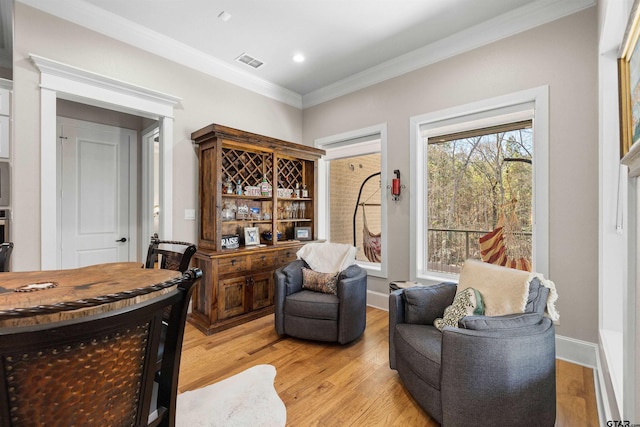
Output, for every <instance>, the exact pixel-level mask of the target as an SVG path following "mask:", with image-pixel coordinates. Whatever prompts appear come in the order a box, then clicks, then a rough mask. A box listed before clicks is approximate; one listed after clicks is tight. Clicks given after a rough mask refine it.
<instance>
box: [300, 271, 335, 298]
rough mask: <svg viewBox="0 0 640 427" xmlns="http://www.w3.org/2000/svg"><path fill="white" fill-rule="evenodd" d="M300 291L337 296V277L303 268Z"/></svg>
mask: <svg viewBox="0 0 640 427" xmlns="http://www.w3.org/2000/svg"><path fill="white" fill-rule="evenodd" d="M302 289H308V290H310V291H316V292H322V293H325V294H333V295H337V294H338V275H337V274H335V273H320V272H318V271H313V270H311V269H309V268H304V267H303V268H302Z"/></svg>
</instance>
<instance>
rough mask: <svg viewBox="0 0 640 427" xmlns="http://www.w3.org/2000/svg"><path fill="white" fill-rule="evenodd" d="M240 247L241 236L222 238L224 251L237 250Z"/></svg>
mask: <svg viewBox="0 0 640 427" xmlns="http://www.w3.org/2000/svg"><path fill="white" fill-rule="evenodd" d="M238 247H240V236H238V235H237V234H228V235H226V236H222V249H236V248H238Z"/></svg>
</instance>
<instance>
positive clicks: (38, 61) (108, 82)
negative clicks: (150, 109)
mask: <svg viewBox="0 0 640 427" xmlns="http://www.w3.org/2000/svg"><path fill="white" fill-rule="evenodd" d="M29 57H30V58H31V61H32V62H33V64H34V65H35V66H36V67H37V68H38V70H39V71H40V73H42V74H47V75H51V76H57V77H63V78H65V79H68V80H71V81H74V82H78V83H89V84H90V85H91V86H93V87H96V88H103V89H108V90H112V91H116V92H119V93H121V94H127V95H134V96H136V97H137V98H140V99H145V100H149V101H153V102H159V103H163V104H166V105H169V106H171V107H173V106H175V105H176V104H178V103H179V102H180V101H181V100H182V98H179V97H177V96H173V95H169V94H166V93H162V92H158V91H156V90H153V89H147V88H145V87H142V86H138V85H134V84H131V83H127V82H123V81H121V80H117V79H113V78H111V77H107V76H104V75H101V74H97V73H93V72H91V71H87V70H83V69H81V68H77V67H73V66H71V65H67V64H63V63H62V62H58V61H54V60H52V59H48V58H43V57H42V56H38V55H34V54H30V55H29ZM41 86H42V87H46V84H43V83H41Z"/></svg>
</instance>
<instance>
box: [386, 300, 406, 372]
mask: <svg viewBox="0 0 640 427" xmlns="http://www.w3.org/2000/svg"><path fill="white" fill-rule="evenodd" d="M403 292H404V289H398V290H397V291H393V292H391V293H390V294H389V367H390V368H391V369H396V345H395V340H394V338H393V336H394V334H395V332H396V325H397V324H399V323H404V301H403V299H402V293H403Z"/></svg>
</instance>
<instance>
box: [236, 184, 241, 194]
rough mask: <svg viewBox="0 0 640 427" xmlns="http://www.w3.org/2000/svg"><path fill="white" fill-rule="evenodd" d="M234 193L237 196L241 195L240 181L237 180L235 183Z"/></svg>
mask: <svg viewBox="0 0 640 427" xmlns="http://www.w3.org/2000/svg"><path fill="white" fill-rule="evenodd" d="M236 194H237V195H238V196H242V181H241V180H238V183H237V184H236Z"/></svg>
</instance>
